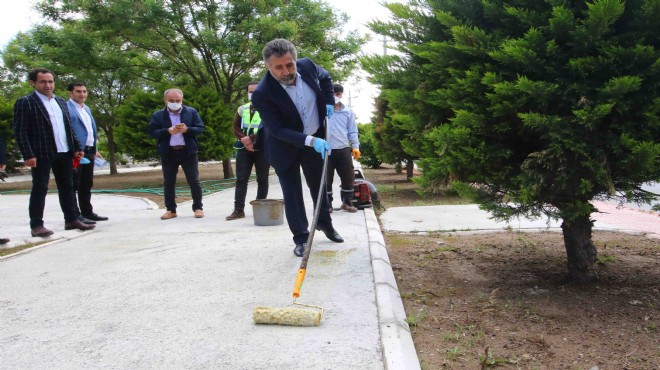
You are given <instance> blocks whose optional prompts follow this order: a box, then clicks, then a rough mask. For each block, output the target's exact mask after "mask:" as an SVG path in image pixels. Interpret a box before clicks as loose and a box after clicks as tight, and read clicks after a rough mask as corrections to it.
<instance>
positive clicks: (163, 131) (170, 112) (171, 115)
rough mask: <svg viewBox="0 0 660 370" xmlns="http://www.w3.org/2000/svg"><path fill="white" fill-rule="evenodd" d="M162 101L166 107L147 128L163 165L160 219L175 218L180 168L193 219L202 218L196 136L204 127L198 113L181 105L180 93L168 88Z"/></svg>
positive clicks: (181, 92)
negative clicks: (163, 201)
mask: <svg viewBox="0 0 660 370" xmlns="http://www.w3.org/2000/svg"><path fill="white" fill-rule="evenodd" d="M164 100H165V105H166V107H165V108H164V109H161V110H159V111H157V112H156V113H154V114H153V115H152V116H151V122H149V126H147V131H148V132H149V135H151V137H153V138H155V139H158V144H157V145H158V154H159V155H160V159H161V162H162V166H163V190H164V195H165V207H166V208H167V212H165V214H163V215H162V216H160V218H161V220H169V219H171V218H174V217H176V216H177V214H176V193H175V187H176V175H177V173H178V172H179V166H181V168H183V173H184V174H185V175H186V181H187V182H188V185H189V186H190V192H191V195H192V198H193V203H192V210H193V212H194V213H195V218H202V217H204V211H203V210H202V209H203V205H202V184H201V183H200V181H199V166H198V165H199V162H198V160H197V150H198V147H199V145H198V144H197V135H200V134H201V133H202V132H203V131H204V124H203V123H202V119H201V118H200V116H199V113H197V110H195V109H194V108H191V107H188V106H185V105H183V104H182V102H183V91H181V90H179V89H168V90H166V91H165V94H164Z"/></svg>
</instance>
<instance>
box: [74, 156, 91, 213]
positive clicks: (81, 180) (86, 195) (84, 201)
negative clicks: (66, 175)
mask: <svg viewBox="0 0 660 370" xmlns="http://www.w3.org/2000/svg"><path fill="white" fill-rule="evenodd" d="M95 154H96V149H95V148H94V147H89V146H88V147H85V158H87V159H89V164H81V165H79V166H78V169H77V170H75V171H74V175H73V188H74V190H75V191H76V194H74V196H75V195H77V196H78V204H77V205H76V202H75V200H74V205H76V207H78V206H80V208H78V209H79V210H80V213H82V215H83V216H85V215H91V214H92V213H94V208H93V207H92V187H93V186H94V156H95Z"/></svg>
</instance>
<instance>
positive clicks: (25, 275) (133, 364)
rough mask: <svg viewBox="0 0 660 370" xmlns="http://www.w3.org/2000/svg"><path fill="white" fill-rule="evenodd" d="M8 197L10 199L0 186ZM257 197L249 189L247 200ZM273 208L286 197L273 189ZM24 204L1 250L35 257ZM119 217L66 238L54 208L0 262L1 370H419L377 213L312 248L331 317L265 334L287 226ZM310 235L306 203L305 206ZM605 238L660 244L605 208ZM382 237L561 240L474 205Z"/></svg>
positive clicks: (338, 222)
mask: <svg viewBox="0 0 660 370" xmlns="http://www.w3.org/2000/svg"><path fill="white" fill-rule="evenodd" d="M0 190H1V186H0ZM255 193H256V186H255V185H254V184H251V186H250V187H249V191H248V199H252V198H253V197H254V196H255ZM270 197H271V198H281V189H280V188H279V184H278V183H277V181H276V179H275V177H274V176H273V177H271V189H270ZM27 199H28V196H27V195H0V219H2V220H3V223H2V225H0V236H4V237H10V238H12V242H11V244H10V245H16V244H22V243H25V242H36V241H41V240H42V239H41V238H32V237H31V236H30V233H29V228H28V217H27ZM93 201H94V204H95V209H96V210H97V211H98V212H99V213H100V214H103V215H107V216H109V217H110V221H107V222H100V223H98V227H97V229H96V230H94V231H91V232H84V233H83V232H79V231H77V230H72V231H65V230H64V223H63V220H62V214H61V211H60V210H59V206H58V204H57V197H56V196H55V195H49V196H48V198H47V205H46V217H45V221H46V226H47V227H49V228H51V229H53V230H54V231H55V235H53V237H50V238H48V240H49V241H51V242H50V243H47V244H44V245H42V246H39V247H36V248H34V249H32V250H29V251H27V253H22V254H19V255H16V256H13V257H10V258H3V259H0V282H2V290H1V291H0V369H22V368H58V369H69V368H76V369H78V368H83V369H86V368H110V369H114V368H117V369H124V368H140V369H143V368H148V369H151V368H158V369H160V368H196V369H199V368H231V369H303V368H304V369H330V368H332V369H384V368H389V369H416V368H419V362H418V360H417V356H416V354H415V350H414V345H413V343H412V340H411V337H410V334H409V331H408V327H407V324H406V323H405V321H404V318H405V312H404V311H403V305H402V304H401V299H400V296H399V293H398V291H397V288H396V282H395V280H394V274H393V273H392V269H391V266H390V263H389V259H388V256H387V252H386V250H385V247H384V241H383V236H382V233H381V230H380V227H379V225H378V222H377V220H376V217H375V215H374V213H373V211H372V210H371V209H366V210H364V211H360V212H358V213H355V214H349V213H345V212H335V213H333V215H332V216H333V219H334V223H335V227H336V228H337V230H338V231H339V232H340V233H341V235H342V236H343V237H344V238H345V239H346V242H345V243H343V244H336V243H332V242H330V241H328V240H327V239H326V238H325V237H324V236H323V235H322V234H321V233H318V234H317V237H316V240H315V244H314V248H313V252H312V256H311V258H310V263H309V266H308V274H307V278H306V280H305V284H304V286H303V289H302V296H301V298H300V301H301V302H305V303H311V304H315V305H320V306H323V308H324V309H325V317H324V319H323V321H322V323H321V325H320V326H319V327H311V328H309V327H308V328H297V327H283V326H260V325H255V324H253V323H252V320H251V317H250V315H251V312H252V309H253V308H254V307H255V306H260V305H270V306H276V307H287V306H290V304H291V301H292V299H291V289H292V287H293V282H294V279H295V274H296V271H297V269H298V264H299V261H300V260H299V259H298V258H296V257H295V256H294V255H293V253H292V247H293V245H292V242H291V235H290V232H289V230H288V227H287V226H286V223H284V224H283V225H278V226H269V227H263V226H255V225H254V222H253V219H252V210H251V209H250V208H249V206H248V209H246V214H247V218H245V219H242V220H236V221H231V222H227V221H225V220H224V217H225V216H226V215H228V214H229V213H230V211H231V209H232V206H233V189H230V190H227V191H223V192H219V193H216V194H213V195H211V196H207V197H205V199H204V204H205V212H206V217H205V218H203V219H195V218H193V215H192V210H191V209H190V203H185V204H183V205H180V207H179V217H178V218H175V219H172V220H168V221H161V220H160V219H159V216H160V215H161V214H162V213H163V210H162V209H157V206H156V205H155V204H153V203H151V202H149V201H146V200H142V199H136V198H131V197H124V196H114V195H98V194H95V195H94V196H93ZM306 203H307V212H308V214H309V215H310V219H311V212H312V209H311V200H310V199H309V198H307V199H306ZM596 205H597V207H598V208H599V210H600V213H596V214H594V215H593V218H594V219H595V220H596V224H595V227H596V228H597V229H608V230H619V231H629V232H639V233H644V234H646V235H648V236H650V237H660V230H658V228H659V227H660V218H659V217H658V214H657V212H649V211H639V210H633V209H628V208H617V207H615V206H613V205H610V204H606V203H602V204H601V203H597V204H596ZM381 221H382V224H383V228H384V229H385V230H388V231H400V232H415V231H438V230H444V231H458V230H470V231H492V230H501V229H504V228H511V229H521V230H534V229H536V230H540V229H555V230H556V229H557V228H558V226H559V225H558V224H557V223H556V222H548V221H547V220H537V221H529V220H516V221H514V222H512V223H508V224H507V223H497V222H494V221H492V220H490V219H489V217H488V214H487V213H486V212H483V211H480V210H479V209H478V207H477V206H476V205H463V206H431V207H401V208H390V209H389V210H388V211H387V212H385V213H384V214H383V215H382V217H381Z"/></svg>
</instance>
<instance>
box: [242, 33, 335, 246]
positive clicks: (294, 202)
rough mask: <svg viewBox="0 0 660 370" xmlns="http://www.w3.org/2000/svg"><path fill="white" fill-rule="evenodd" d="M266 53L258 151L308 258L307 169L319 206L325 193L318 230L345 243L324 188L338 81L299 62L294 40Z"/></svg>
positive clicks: (256, 100)
mask: <svg viewBox="0 0 660 370" xmlns="http://www.w3.org/2000/svg"><path fill="white" fill-rule="evenodd" d="M262 54H263V59H264V62H265V63H266V68H267V69H268V72H266V74H265V76H264V77H263V78H262V79H261V82H259V85H258V86H257V89H256V90H255V91H254V93H253V94H252V104H254V106H255V107H256V108H257V110H258V111H259V114H260V115H261V122H262V128H261V129H260V130H259V132H258V134H257V142H256V149H258V150H259V149H262V150H264V152H265V154H266V160H267V161H268V162H269V163H270V164H271V165H272V166H273V168H274V169H275V173H277V176H278V178H279V180H280V185H281V186H282V192H283V194H284V210H285V213H286V219H287V222H288V224H289V229H290V230H291V232H292V233H293V242H294V243H295V248H294V250H293V253H294V254H295V255H296V256H298V257H302V255H303V253H304V250H305V246H306V242H307V238H308V236H309V231H308V227H309V223H308V221H307V215H306V213H305V203H304V201H303V193H302V179H301V176H300V169H301V168H302V171H303V173H304V175H305V181H306V182H307V186H308V187H309V190H310V194H311V196H312V199H313V200H314V206H315V207H316V206H317V204H316V200H317V195H318V193H319V191H321V192H323V196H322V197H321V204H320V213H319V218H318V224H317V229H318V230H321V231H323V233H324V234H325V236H326V237H327V238H328V239H330V240H332V241H334V242H336V243H342V242H343V241H344V239H342V237H341V236H339V233H337V231H336V230H335V229H334V227H333V226H332V219H331V218H330V212H329V209H330V204H329V202H328V198H327V196H325V195H326V194H325V193H326V189H325V183H324V184H321V178H322V172H323V159H324V158H325V155H326V153H327V152H328V151H329V148H328V143H327V142H326V141H325V140H324V139H323V138H324V137H325V136H326V135H325V131H326V130H325V117H326V116H328V115H332V111H333V106H334V101H335V100H334V92H333V90H332V79H331V78H330V74H329V73H328V71H326V70H325V69H323V68H321V67H319V66H318V65H316V64H314V62H312V61H311V60H309V59H307V58H303V59H298V60H296V59H297V51H296V48H295V46H294V45H293V44H292V43H291V42H290V41H288V40H284V39H276V40H272V41H270V42H269V43H268V44H266V46H265V47H264V49H263V52H262Z"/></svg>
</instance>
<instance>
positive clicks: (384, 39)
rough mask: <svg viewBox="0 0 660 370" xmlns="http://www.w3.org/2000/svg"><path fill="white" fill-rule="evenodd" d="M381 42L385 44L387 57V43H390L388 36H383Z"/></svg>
mask: <svg viewBox="0 0 660 370" xmlns="http://www.w3.org/2000/svg"><path fill="white" fill-rule="evenodd" d="M379 41H382V42H383V55H387V42H388V41H389V39H388V38H387V36H385V35H383V38H382V39H380V40H379Z"/></svg>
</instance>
